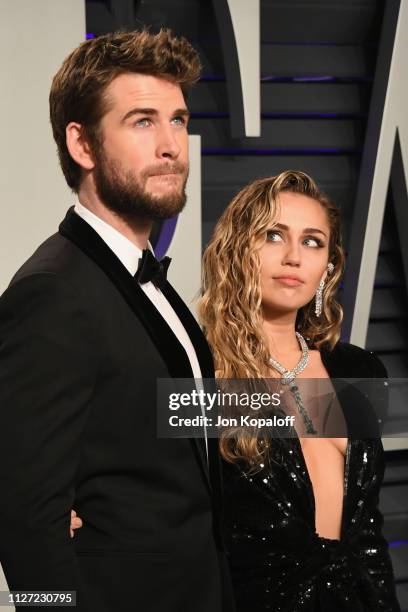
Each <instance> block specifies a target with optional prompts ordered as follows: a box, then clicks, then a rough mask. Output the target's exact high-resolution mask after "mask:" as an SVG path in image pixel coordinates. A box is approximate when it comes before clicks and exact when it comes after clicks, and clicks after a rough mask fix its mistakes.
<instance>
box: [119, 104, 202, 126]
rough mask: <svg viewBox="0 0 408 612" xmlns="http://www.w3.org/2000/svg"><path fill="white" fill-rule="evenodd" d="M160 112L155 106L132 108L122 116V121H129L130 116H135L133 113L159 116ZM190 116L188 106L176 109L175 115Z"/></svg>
mask: <svg viewBox="0 0 408 612" xmlns="http://www.w3.org/2000/svg"><path fill="white" fill-rule="evenodd" d="M158 114H159V113H158V111H157V110H156V109H155V108H139V107H137V108H132V109H131V110H130V111H128V112H127V113H126V115H125V116H124V117H123V118H122V121H121V122H122V123H124V122H125V121H127V119H129V117H133V115H148V116H151V117H152V116H157V115H158ZM180 115H181V116H183V117H189V116H190V112H189V110H188V109H187V108H178V109H176V110H175V111H174V113H173V117H180Z"/></svg>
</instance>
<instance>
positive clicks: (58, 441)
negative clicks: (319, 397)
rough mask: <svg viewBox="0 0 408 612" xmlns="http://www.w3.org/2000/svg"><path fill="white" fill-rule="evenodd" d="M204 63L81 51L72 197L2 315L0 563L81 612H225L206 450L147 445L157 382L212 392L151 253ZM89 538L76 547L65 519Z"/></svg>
mask: <svg viewBox="0 0 408 612" xmlns="http://www.w3.org/2000/svg"><path fill="white" fill-rule="evenodd" d="M199 71H200V64H199V60H198V56H197V54H196V52H195V51H194V50H193V49H192V47H191V46H190V45H189V43H188V42H187V41H186V40H184V39H180V38H175V37H173V36H172V35H171V33H169V32H168V31H161V32H160V33H159V34H157V35H151V34H149V33H147V32H145V31H143V32H132V33H115V34H109V35H106V36H101V37H99V38H96V39H92V40H89V41H87V42H85V43H83V44H82V45H80V46H79V47H78V48H77V49H75V50H74V51H73V52H72V53H71V55H70V56H69V57H68V58H67V59H66V60H65V61H64V63H63V65H62V67H61V69H60V70H59V71H58V73H57V74H56V76H55V77H54V80H53V84H52V88H51V93H50V111H51V123H52V128H53V133H54V137H55V140H56V142H57V146H58V153H59V157H60V162H61V166H62V170H63V172H64V175H65V178H66V180H67V183H68V185H69V186H70V187H71V189H72V190H73V191H74V192H75V193H76V194H77V196H78V199H77V202H76V204H75V206H73V207H72V208H71V209H70V210H69V211H68V213H67V215H66V217H65V219H64V220H63V222H62V223H61V225H60V227H59V231H58V233H56V234H54V235H53V236H51V237H50V238H49V239H48V240H46V241H45V242H44V243H43V244H42V245H41V246H40V247H39V248H38V249H37V250H36V252H35V253H34V254H33V255H32V257H30V259H29V260H28V261H27V262H26V263H25V264H24V265H23V266H22V267H21V268H20V270H19V271H18V272H17V273H16V275H15V276H14V278H13V279H12V281H11V283H10V286H9V287H8V289H7V290H6V292H5V293H4V294H3V296H2V297H1V299H0V407H1V431H2V444H1V456H0V470H1V485H2V500H1V503H0V555H1V556H0V561H1V563H2V566H3V569H4V572H5V575H6V579H7V581H8V584H9V587H10V589H11V590H37V591H39V590H44V589H48V590H53V591H61V590H75V591H77V608H78V609H80V610H87V611H92V612H94V611H95V612H96V611H97V612H108V611H109V612H120V611H124V610H126V611H128V610H143V611H144V612H156V611H157V612H159V611H160V612H161V611H162V610H166V612H182V611H183V612H184V611H191V612H210V611H211V612H221V611H223V612H225V611H226V610H228V611H229V610H232V608H233V604H232V597H231V594H230V591H229V588H228V585H229V582H228V572H227V571H226V564H225V558H224V552H223V550H222V538H221V533H220V532H221V530H220V490H221V488H220V481H219V478H220V477H219V466H218V453H217V447H216V445H214V444H213V443H212V442H214V441H211V440H208V441H206V440H205V439H203V440H189V439H176V440H175V439H172V440H170V439H158V438H157V436H156V391H157V389H156V381H157V379H158V378H169V377H171V378H192V377H195V378H201V377H203V378H211V377H213V375H214V372H213V364H212V359H211V354H210V351H209V348H208V345H207V343H206V341H205V339H204V337H203V335H202V333H201V330H200V328H199V327H198V325H197V324H196V322H195V320H194V318H193V316H192V315H191V314H190V312H189V310H188V308H187V307H186V305H185V304H184V303H183V302H182V300H181V298H180V297H179V296H178V295H177V293H176V292H175V290H174V289H173V288H172V287H171V285H170V284H169V283H168V282H167V280H166V279H165V272H166V266H167V263H165V262H162V263H158V262H157V261H156V260H155V258H154V256H153V254H152V253H151V251H150V250H149V248H150V247H149V243H148V237H149V233H150V231H151V228H152V223H153V222H154V220H157V219H164V218H168V217H172V216H174V215H176V214H177V213H179V212H180V211H181V209H182V208H183V206H184V203H185V191H184V188H185V183H186V179H187V174H188V134H187V122H188V111H187V107H186V103H185V99H186V95H187V92H188V90H189V88H190V86H191V85H192V84H193V83H194V82H195V81H196V80H197V79H198V77H199ZM71 508H75V509H76V510H77V512H78V514H79V515H80V516H81V518H82V519H83V522H84V526H83V527H82V529H81V530H80V532H77V535H76V538H75V540H71V539H70V537H69V523H70V509H71Z"/></svg>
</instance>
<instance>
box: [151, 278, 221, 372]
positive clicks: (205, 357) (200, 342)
mask: <svg viewBox="0 0 408 612" xmlns="http://www.w3.org/2000/svg"><path fill="white" fill-rule="evenodd" d="M162 292H163V293H164V295H165V296H166V298H167V299H168V301H169V302H170V304H171V305H172V307H173V308H174V310H175V311H176V312H177V314H178V316H179V317H180V320H181V322H182V323H183V325H184V327H185V329H186V331H187V333H188V335H189V336H190V339H191V342H192V343H193V346H194V348H195V351H196V353H197V358H198V361H199V364H200V368H201V374H202V376H203V378H214V362H213V358H212V355H211V351H210V348H209V346H208V343H207V341H206V339H205V337H204V334H203V332H202V331H201V328H200V326H199V325H198V323H197V321H196V320H195V318H194V316H193V315H192V313H191V311H190V309H189V308H188V306H187V305H186V304H185V303H184V302H183V300H182V299H181V297H180V296H179V295H178V293H177V292H176V291H175V290H174V289H173V287H172V286H171V285H170V283H169V282H166V283H165V285H164V287H163V288H162Z"/></svg>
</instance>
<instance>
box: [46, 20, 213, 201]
mask: <svg viewBox="0 0 408 612" xmlns="http://www.w3.org/2000/svg"><path fill="white" fill-rule="evenodd" d="M200 72H201V64H200V60H199V57H198V54H197V52H196V51H195V49H194V48H193V47H192V46H191V45H190V43H189V42H188V41H187V40H186V39H185V38H182V37H176V36H173V34H172V33H171V31H170V30H167V29H162V30H160V32H159V33H158V34H151V33H150V32H148V31H147V30H141V31H135V32H113V33H110V34H105V35H104V36H98V37H97V38H92V39H90V40H87V41H85V42H83V43H82V44H81V45H79V47H77V48H76V49H74V51H72V53H71V54H70V55H69V56H68V57H67V58H66V59H65V60H64V62H63V64H62V66H61V68H60V69H59V70H58V72H57V74H56V75H55V76H54V79H53V81H52V86H51V91H50V99H49V101H50V118H51V125H52V131H53V134H54V139H55V141H56V143H57V147H58V156H59V160H60V164H61V168H62V171H63V173H64V176H65V179H66V181H67V183H68V185H69V187H71V189H72V190H73V191H78V189H79V185H80V181H81V168H80V166H79V165H78V164H77V163H76V162H75V161H74V160H73V159H72V157H71V156H70V154H69V152H68V149H67V146H66V138H65V129H66V126H67V125H68V124H69V123H70V122H71V121H75V122H76V123H79V124H81V125H82V126H83V130H84V135H85V136H86V138H87V140H88V141H89V143H90V145H91V148H92V145H98V144H99V145H100V144H101V137H100V129H99V124H100V121H101V119H102V117H103V116H104V115H105V114H106V112H108V110H109V108H110V107H109V99H108V98H107V97H106V96H105V95H104V94H105V91H106V88H107V87H108V85H109V84H110V83H111V82H112V81H113V80H114V79H115V78H116V77H117V76H119V75H121V74H126V73H139V74H147V75H151V76H155V77H161V78H163V79H167V80H169V81H171V82H174V83H177V84H178V85H180V87H181V90H182V92H183V95H184V98H185V99H187V96H188V93H189V90H190V88H191V87H192V86H193V85H194V83H195V82H196V81H197V80H198V79H199V77H200Z"/></svg>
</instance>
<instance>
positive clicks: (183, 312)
mask: <svg viewBox="0 0 408 612" xmlns="http://www.w3.org/2000/svg"><path fill="white" fill-rule="evenodd" d="M162 292H163V293H164V295H165V296H166V298H167V299H168V301H169V302H170V304H171V306H172V307H173V308H174V310H175V311H176V312H177V314H178V316H179V317H180V320H181V322H182V324H183V325H184V327H185V329H186V331H187V333H188V335H189V337H190V339H191V342H192V344H193V346H194V349H195V351H196V354H197V358H198V362H199V364H200V369H201V375H202V377H203V378H209V379H211V381H213V379H214V362H213V358H212V355H211V351H210V347H209V346H208V343H207V340H206V339H205V336H204V334H203V332H202V331H201V328H200V326H199V325H198V323H197V321H196V320H195V318H194V316H193V315H192V313H191V311H190V309H189V308H188V306H187V305H186V304H185V303H184V302H183V300H182V299H181V298H180V296H179V295H178V293H177V292H176V291H175V290H174V289H173V287H172V286H171V285H170V283H169V282H166V283H165V285H164V287H163V288H162ZM208 390H209V391H214V390H215V388H213V387H212V384H210V385H209V388H208ZM195 441H196V442H197V443H198V450H199V452H200V453H201V454H203V453H204V457H205V453H206V451H205V446H204V444H201V442H202V441H201V440H199V439H196V440H195ZM207 442H208V462H209V470H210V480H211V485H212V488H213V494H214V495H215V496H217V497H219V499H220V500H221V468H220V455H219V447H218V439H211V438H209V439H208V440H207Z"/></svg>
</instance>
